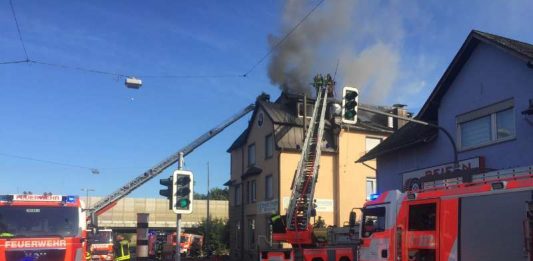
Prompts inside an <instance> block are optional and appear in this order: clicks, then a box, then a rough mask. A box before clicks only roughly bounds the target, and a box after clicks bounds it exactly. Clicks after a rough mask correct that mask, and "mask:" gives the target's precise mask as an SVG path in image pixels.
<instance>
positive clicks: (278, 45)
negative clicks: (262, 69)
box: [243, 0, 325, 77]
mask: <svg viewBox="0 0 533 261" xmlns="http://www.w3.org/2000/svg"><path fill="white" fill-rule="evenodd" d="M324 1H325V0H320V2H318V3H317V4H316V5H315V6H314V7H313V8H312V9H311V10H310V11H309V12H308V13H307V14H306V15H305V16H304V17H303V18H302V19H301V20H300V21H299V22H298V23H297V24H296V25H295V26H294V27H293V28H292V29H291V30H290V31H289V32H288V33H287V34H285V36H283V38H281V40H279V41H278V42H277V43H276V44H275V45H274V47H272V48H270V50H269V51H268V52H267V53H266V54H265V55H263V57H261V59H259V60H258V61H257V62H256V63H255V64H254V65H253V66H252V67H250V69H248V71H246V72H245V73H244V74H243V76H244V77H247V76H248V74H250V73H251V72H252V71H253V70H255V68H256V67H257V66H258V65H260V64H261V63H263V62H264V61H265V59H266V58H268V57H269V56H270V55H271V54H272V53H273V52H274V51H275V50H277V49H278V48H279V47H280V46H281V44H282V43H283V42H285V40H287V38H289V36H291V34H292V33H294V31H296V29H298V27H300V25H301V24H302V23H303V22H304V21H305V20H306V19H307V18H308V17H309V16H310V15H311V14H312V13H313V12H314V11H315V10H316V9H317V8H318V7H319V6H320V5H321V4H322V3H323V2H324Z"/></svg>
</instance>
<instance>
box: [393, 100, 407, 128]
mask: <svg viewBox="0 0 533 261" xmlns="http://www.w3.org/2000/svg"><path fill="white" fill-rule="evenodd" d="M406 107H407V105H405V104H394V105H392V113H394V114H396V115H398V116H401V117H409V113H408V112H407V109H406ZM406 123H407V121H406V120H400V119H397V118H394V119H393V129H394V130H398V129H400V128H401V127H402V126H403V125H405V124H406Z"/></svg>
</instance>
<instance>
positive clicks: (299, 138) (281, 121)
mask: <svg viewBox="0 0 533 261" xmlns="http://www.w3.org/2000/svg"><path fill="white" fill-rule="evenodd" d="M264 97H265V96H260V97H258V99H257V101H256V109H255V110H254V113H253V115H252V117H251V119H250V122H249V124H248V128H246V130H244V131H243V132H242V133H241V134H240V135H239V137H238V138H237V139H236V140H235V141H234V142H233V143H232V144H231V146H230V147H229V148H228V150H227V152H231V151H232V150H234V149H237V148H240V147H242V146H243V145H245V144H246V142H247V139H248V134H249V132H250V128H251V126H252V125H251V124H252V120H253V119H254V117H255V115H256V113H257V111H259V108H261V109H262V110H263V111H264V112H265V114H266V115H267V116H268V117H269V118H270V120H271V121H272V122H273V124H274V128H275V130H274V136H275V140H276V145H277V148H279V149H287V150H300V147H301V146H302V144H303V138H304V137H303V136H304V134H303V117H298V111H297V104H298V103H299V102H300V103H301V102H303V97H302V96H301V95H294V94H287V93H282V94H281V95H280V97H279V98H278V99H277V100H276V101H275V102H270V101H269V100H268V99H265V98H264ZM314 101H315V100H314V99H310V98H307V102H308V104H310V105H312V104H313V103H314ZM373 107H375V108H380V109H383V110H386V109H390V108H389V107H378V106H373ZM309 120H310V119H307V122H309ZM387 124H388V119H387V117H385V116H381V115H372V113H368V112H365V111H359V114H358V122H357V124H355V125H350V129H352V130H358V131H367V132H374V133H380V134H391V133H392V132H393V131H392V128H389V127H387ZM331 127H332V125H331V123H330V122H329V121H326V123H325V126H324V129H325V131H324V142H323V143H322V146H323V147H322V149H323V151H330V152H334V151H336V145H335V136H334V134H333V131H332V130H331Z"/></svg>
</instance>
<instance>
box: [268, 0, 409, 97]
mask: <svg viewBox="0 0 533 261" xmlns="http://www.w3.org/2000/svg"><path fill="white" fill-rule="evenodd" d="M376 2H377V1H376ZM315 4H316V2H311V3H310V2H308V1H301V0H287V1H285V6H284V11H283V16H282V21H281V26H282V28H281V30H280V33H279V35H280V36H274V35H270V36H269V37H268V41H269V44H270V46H271V47H274V46H275V45H276V44H277V43H278V42H279V41H280V40H281V37H283V36H284V35H286V34H287V33H288V32H290V30H291V29H292V28H294V26H295V25H296V24H297V23H298V22H299V21H300V20H301V19H302V17H304V16H305V14H306V13H307V12H309V10H311V8H312V7H313V5H315ZM375 13H381V14H382V15H383V16H387V17H381V18H386V19H385V21H387V22H384V21H381V20H380V18H379V17H378V18H375V17H373V16H372V15H373V14H375ZM394 17H395V14H394V12H393V7H383V6H376V5H375V4H374V1H366V2H364V3H362V2H361V3H360V2H358V1H356V0H332V1H325V2H324V3H322V5H321V6H320V7H318V9H316V10H315V12H314V13H313V14H311V16H309V17H308V18H307V20H305V21H304V22H303V23H302V24H301V25H300V26H299V27H298V28H297V29H296V30H295V31H294V32H293V33H292V34H291V35H290V36H289V37H288V38H287V39H285V41H284V42H283V43H282V44H281V45H280V46H279V47H278V49H276V50H275V52H274V53H273V54H272V57H271V60H270V64H269V67H268V74H269V77H270V80H271V82H272V83H273V84H276V85H278V86H280V88H281V89H282V90H283V91H289V92H293V93H302V92H306V93H310V83H311V81H312V79H313V76H314V75H315V74H317V73H331V74H333V73H335V68H336V67H337V64H338V72H337V76H336V80H337V89H340V88H342V86H346V85H349V86H354V87H357V88H359V89H360V91H361V92H363V91H365V92H366V93H365V95H364V96H366V97H365V99H364V100H365V101H364V102H382V101H383V100H384V95H386V94H387V93H388V91H389V89H390V87H391V86H392V85H393V84H394V82H395V80H396V78H397V76H398V67H399V62H400V55H399V43H401V41H402V38H403V30H402V28H401V21H394ZM390 22H392V23H393V24H389V23H390ZM394 23H396V24H394ZM337 93H338V90H337Z"/></svg>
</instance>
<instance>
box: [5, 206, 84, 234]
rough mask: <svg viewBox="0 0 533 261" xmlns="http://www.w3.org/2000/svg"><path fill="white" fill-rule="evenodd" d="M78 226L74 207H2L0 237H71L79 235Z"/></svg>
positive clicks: (76, 210) (76, 211)
mask: <svg viewBox="0 0 533 261" xmlns="http://www.w3.org/2000/svg"><path fill="white" fill-rule="evenodd" d="M78 226H79V224H78V209H77V208H74V207H43V206H38V207H37V206H31V207H29V206H2V207H0V237H36V236H37V237H41V236H62V237H69V236H75V235H78V231H79V228H78Z"/></svg>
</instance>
